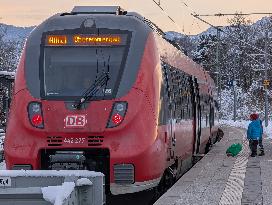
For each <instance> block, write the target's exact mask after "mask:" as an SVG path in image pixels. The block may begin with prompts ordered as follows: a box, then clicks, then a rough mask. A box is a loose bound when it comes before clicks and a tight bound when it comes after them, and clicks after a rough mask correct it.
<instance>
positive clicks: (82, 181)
mask: <svg viewBox="0 0 272 205" xmlns="http://www.w3.org/2000/svg"><path fill="white" fill-rule="evenodd" d="M86 185H89V186H91V185H93V183H92V182H91V180H89V179H87V178H80V179H78V180H77V182H76V186H86Z"/></svg>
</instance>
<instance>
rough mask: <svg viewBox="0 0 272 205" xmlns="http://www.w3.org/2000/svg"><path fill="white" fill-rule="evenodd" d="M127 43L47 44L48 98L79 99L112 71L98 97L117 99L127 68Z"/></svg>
mask: <svg viewBox="0 0 272 205" xmlns="http://www.w3.org/2000/svg"><path fill="white" fill-rule="evenodd" d="M126 51H127V50H126V46H125V45H121V46H103V47H102V46H100V47H99V46H69V47H65V46H62V47H61V46H46V47H45V48H44V59H43V85H42V87H44V89H43V90H44V97H45V98H49V99H63V98H67V97H68V98H69V99H70V98H72V99H74V98H78V97H79V96H81V95H82V94H83V93H84V91H86V89H88V88H89V87H91V86H92V85H93V84H94V83H95V81H96V80H97V79H98V78H99V77H101V76H103V74H104V73H108V75H109V80H108V81H107V82H106V84H105V85H104V86H102V89H100V90H99V91H98V92H97V93H96V94H95V96H94V98H96V99H99V98H107V99H108V98H114V95H115V91H116V88H118V85H119V83H118V79H119V76H120V75H121V74H122V71H123V69H124V61H125V59H126V56H127V55H126Z"/></svg>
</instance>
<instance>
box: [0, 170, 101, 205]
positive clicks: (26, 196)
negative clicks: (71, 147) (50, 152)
mask: <svg viewBox="0 0 272 205" xmlns="http://www.w3.org/2000/svg"><path fill="white" fill-rule="evenodd" d="M104 185H105V184H104V175H103V174H102V173H97V172H92V171H83V170H73V171H72V170H65V171H64V170H63V171H50V170H39V171H38V170H36V171H32V170H29V171H24V170H12V171H11V170H2V171H0V205H17V204H18V205H50V204H54V205H69V204H70V205H71V204H73V205H103V204H104V203H105V192H104Z"/></svg>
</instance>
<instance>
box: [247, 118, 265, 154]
mask: <svg viewBox="0 0 272 205" xmlns="http://www.w3.org/2000/svg"><path fill="white" fill-rule="evenodd" d="M258 118H259V116H258V114H251V115H250V120H251V121H252V122H251V123H250V124H249V125H248V129H247V139H248V140H249V147H250V150H251V155H250V156H251V157H255V156H256V155H257V145H258V142H259V140H260V139H262V134H263V128H262V124H261V121H260V120H259V119H258Z"/></svg>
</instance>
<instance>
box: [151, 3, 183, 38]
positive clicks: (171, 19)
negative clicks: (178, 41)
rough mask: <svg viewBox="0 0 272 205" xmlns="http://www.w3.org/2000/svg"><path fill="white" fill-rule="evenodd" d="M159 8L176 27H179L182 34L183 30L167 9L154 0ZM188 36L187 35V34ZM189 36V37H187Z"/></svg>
mask: <svg viewBox="0 0 272 205" xmlns="http://www.w3.org/2000/svg"><path fill="white" fill-rule="evenodd" d="M152 1H153V2H154V3H155V4H156V5H157V6H158V7H159V8H160V10H161V11H162V12H163V13H164V14H165V15H166V16H167V17H168V18H169V19H170V21H172V22H173V23H174V25H175V26H176V27H177V29H178V31H179V32H182V28H181V27H180V26H179V25H178V24H177V23H176V21H175V20H174V19H173V18H172V17H171V16H170V15H169V14H168V13H167V12H166V11H165V9H164V8H163V7H162V6H161V3H160V1H159V3H157V2H156V1H155V0H152ZM185 35H186V34H185ZM186 36H187V35H186Z"/></svg>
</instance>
